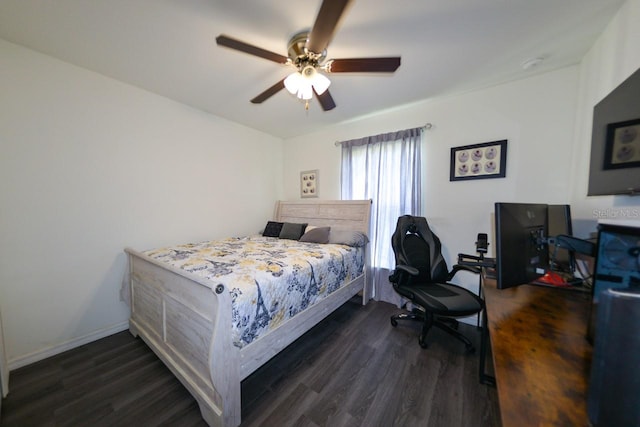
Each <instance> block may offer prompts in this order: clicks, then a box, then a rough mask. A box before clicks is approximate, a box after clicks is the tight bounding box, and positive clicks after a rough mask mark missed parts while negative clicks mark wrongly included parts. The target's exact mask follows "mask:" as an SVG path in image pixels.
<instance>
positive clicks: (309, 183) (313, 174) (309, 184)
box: [300, 169, 318, 198]
mask: <svg viewBox="0 0 640 427" xmlns="http://www.w3.org/2000/svg"><path fill="white" fill-rule="evenodd" d="M300 197H302V198H307V197H318V170H317V169H316V170H312V171H304V172H300Z"/></svg>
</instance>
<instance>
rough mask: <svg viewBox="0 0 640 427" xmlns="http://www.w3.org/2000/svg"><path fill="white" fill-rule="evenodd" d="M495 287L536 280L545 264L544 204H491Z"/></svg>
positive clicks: (546, 255) (543, 270)
mask: <svg viewBox="0 0 640 427" xmlns="http://www.w3.org/2000/svg"><path fill="white" fill-rule="evenodd" d="M495 223H496V230H495V231H496V255H497V256H496V280H497V287H498V289H505V288H510V287H512V286H517V285H522V284H524V283H529V282H532V281H534V280H536V279H537V278H538V277H540V276H542V275H543V274H544V273H545V271H546V269H547V266H548V259H549V252H548V249H547V245H546V243H545V240H544V239H545V238H546V236H547V205H545V204H535V203H502V202H498V203H496V204H495Z"/></svg>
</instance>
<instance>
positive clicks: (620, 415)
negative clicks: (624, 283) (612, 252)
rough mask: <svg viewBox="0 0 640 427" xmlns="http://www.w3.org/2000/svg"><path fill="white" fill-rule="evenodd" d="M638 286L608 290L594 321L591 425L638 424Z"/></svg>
mask: <svg viewBox="0 0 640 427" xmlns="http://www.w3.org/2000/svg"><path fill="white" fill-rule="evenodd" d="M638 396H640V289H638V288H625V289H607V290H605V291H603V292H602V294H601V295H600V301H599V304H598V313H597V318H596V322H595V342H594V347H593V360H592V362H591V381H590V383H589V395H588V400H587V412H588V415H589V421H590V422H591V424H592V425H593V426H596V427H600V426H607V427H608V426H619V427H623V426H640V405H639V404H638V402H639V401H638Z"/></svg>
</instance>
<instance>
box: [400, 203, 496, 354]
mask: <svg viewBox="0 0 640 427" xmlns="http://www.w3.org/2000/svg"><path fill="white" fill-rule="evenodd" d="M391 246H392V247H393V252H394V254H395V258H396V269H395V270H394V271H393V272H392V274H391V276H390V277H389V281H390V282H391V283H392V284H393V288H394V289H395V291H396V292H397V293H399V294H400V295H402V296H403V297H405V298H407V299H409V300H410V301H411V302H412V303H413V304H414V305H415V306H417V308H414V309H413V310H412V311H411V312H405V313H401V314H396V315H394V316H391V325H392V326H394V327H395V326H397V325H398V320H404V319H411V320H418V321H421V322H423V324H422V332H421V334H420V338H419V339H418V343H419V344H420V347H422V348H427V334H428V332H429V330H430V329H431V327H432V326H437V327H438V328H440V329H442V330H444V331H445V332H448V333H449V334H451V335H453V336H454V337H456V338H457V339H459V340H460V341H462V342H463V343H464V344H465V347H466V351H467V352H469V353H472V352H474V351H475V348H474V346H473V344H472V343H471V341H469V339H468V338H467V337H465V336H464V335H462V334H461V333H460V332H458V331H457V330H456V329H457V328H458V321H457V320H456V319H455V317H462V316H471V315H473V314H477V313H479V312H480V311H482V309H483V308H484V302H483V301H482V300H481V299H480V297H478V296H477V295H475V294H474V293H472V292H470V291H468V290H467V289H465V288H463V287H461V286H457V285H454V284H452V283H449V281H450V280H451V279H452V278H453V277H454V276H455V274H456V273H457V272H458V271H462V270H465V271H470V272H473V273H480V268H479V267H475V266H463V265H455V266H454V267H453V269H452V270H451V271H448V269H447V264H446V262H445V260H444V258H443V257H442V253H441V244H440V239H439V238H438V236H436V235H435V234H434V233H433V232H432V231H431V229H430V228H429V225H428V224H427V220H426V219H425V218H423V217H416V216H410V215H404V216H401V217H400V218H398V224H397V226H396V230H395V231H394V233H393V235H392V236H391Z"/></svg>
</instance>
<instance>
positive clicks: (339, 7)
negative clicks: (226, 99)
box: [216, 0, 400, 111]
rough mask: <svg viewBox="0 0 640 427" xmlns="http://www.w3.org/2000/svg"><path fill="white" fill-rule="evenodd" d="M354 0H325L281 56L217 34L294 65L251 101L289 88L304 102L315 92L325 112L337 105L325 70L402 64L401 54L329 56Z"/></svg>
mask: <svg viewBox="0 0 640 427" xmlns="http://www.w3.org/2000/svg"><path fill="white" fill-rule="evenodd" d="M351 1H352V0H323V2H322V5H321V6H320V11H319V12H318V16H317V17H316V21H315V23H314V24H313V27H312V28H311V30H310V31H301V32H299V33H297V34H295V35H294V36H293V37H291V39H290V40H289V44H288V49H287V52H288V56H284V55H280V54H277V53H274V52H271V51H268V50H265V49H262V48H259V47H257V46H253V45H251V44H248V43H245V42H242V41H240V40H237V39H234V38H231V37H228V36H225V35H223V34H221V35H219V36H218V37H216V43H217V44H218V45H219V46H224V47H228V48H231V49H235V50H239V51H241V52H245V53H248V54H250V55H255V56H259V57H261V58H264V59H268V60H270V61H273V62H277V63H279V64H285V65H291V66H294V67H295V68H296V70H297V71H296V72H294V73H292V74H290V75H289V76H287V77H286V78H284V79H282V80H280V81H279V82H278V83H276V84H274V85H273V86H271V87H270V88H268V89H267V90H265V91H264V92H262V93H261V94H259V95H258V96H256V97H255V98H253V99H252V100H251V102H252V103H254V104H260V103H262V102H264V101H266V100H267V99H269V98H270V97H271V96H273V95H275V94H276V93H278V92H279V91H280V90H282V89H284V88H286V89H287V90H288V91H289V92H290V93H292V94H295V95H296V96H297V97H298V98H300V99H302V100H304V101H305V108H307V109H308V108H309V100H310V99H311V98H312V97H313V94H315V95H316V97H317V98H318V101H319V102H320V105H321V106H322V109H323V110H324V111H328V110H332V109H334V108H335V106H336V104H335V102H334V101H333V97H332V96H331V94H330V93H329V90H328V87H329V85H330V83H331V82H330V81H329V79H328V78H327V77H326V76H325V75H324V74H323V73H349V72H367V73H369V72H374V73H377V72H383V73H392V72H394V71H395V70H396V69H397V68H398V67H399V66H400V57H399V56H395V57H385V58H347V59H329V60H326V57H327V46H328V45H329V43H330V42H331V39H332V38H333V35H334V33H335V31H336V29H337V26H338V22H339V21H340V18H341V17H342V15H343V14H344V12H345V10H346V8H347V6H348V5H349V3H351Z"/></svg>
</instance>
